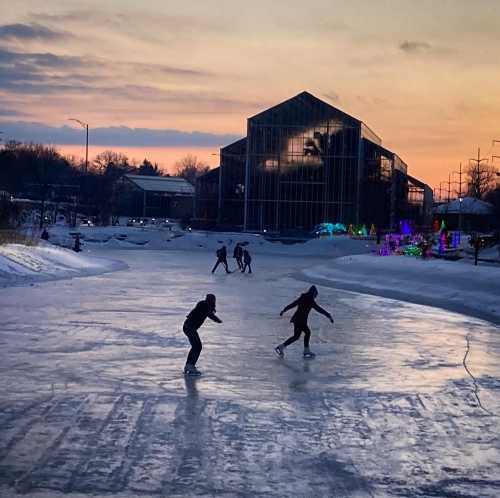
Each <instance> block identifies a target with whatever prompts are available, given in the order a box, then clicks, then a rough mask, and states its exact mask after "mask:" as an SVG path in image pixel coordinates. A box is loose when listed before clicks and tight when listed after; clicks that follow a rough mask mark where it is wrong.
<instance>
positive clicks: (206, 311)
mask: <svg viewBox="0 0 500 498" xmlns="http://www.w3.org/2000/svg"><path fill="white" fill-rule="evenodd" d="M207 318H210V320H213V321H214V322H217V323H222V320H221V319H220V318H219V317H217V316H216V315H215V296H214V295H213V294H207V297H206V298H205V300H204V301H200V302H199V303H198V304H197V305H196V306H195V307H194V309H193V310H192V311H191V312H190V313H189V315H187V318H186V321H185V322H184V326H183V331H184V333H185V334H186V335H187V338H188V339H189V344H191V349H190V350H189V354H188V357H187V360H186V366H185V367H184V373H185V374H186V375H201V372H200V371H199V370H198V369H197V368H196V362H197V361H198V358H199V357H200V353H201V349H202V347H203V345H202V344H201V339H200V336H199V335H198V329H199V328H200V327H201V326H202V325H203V322H204V321H205V320H206V319H207Z"/></svg>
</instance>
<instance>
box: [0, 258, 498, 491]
mask: <svg viewBox="0 0 500 498" xmlns="http://www.w3.org/2000/svg"><path fill="white" fill-rule="evenodd" d="M100 254H101V255H103V256H106V257H108V258H111V259H120V260H124V261H125V262H126V263H127V264H128V265H129V267H130V269H129V270H124V271H117V272H114V273H108V274H104V275H101V276H91V277H85V278H78V279H73V280H61V281H55V282H46V283H41V284H35V285H33V286H25V287H14V288H5V289H0V314H1V316H0V319H1V320H0V322H1V324H2V325H1V333H0V343H1V348H0V369H1V376H0V496H2V497H10V496H17V495H18V494H19V495H22V496H30V497H34V496H37V497H38V496H39V497H44V498H48V497H58V496H62V495H63V494H67V495H69V496H71V497H72V498H76V497H83V496H113V497H132V496H141V497H149V496H164V497H193V496H201V497H233V496H234V497H261V496H262V497H267V496H269V497H308V498H309V497H332V498H333V497H335V498H336V497H386V496H387V497H391V496H403V497H436V496H439V497H460V498H481V497H489V498H498V497H499V496H500V418H499V416H500V335H499V334H500V330H499V328H498V327H497V326H495V325H492V324H489V323H487V322H483V321H480V320H478V319H473V318H468V317H467V316H465V315H459V314H455V313H451V312H447V311H443V310H439V309H436V308H430V307H425V306H419V305H414V304H407V303H403V302H399V301H394V300H390V299H384V298H378V297H373V296H366V295H361V294H355V293H350V292H346V291H340V290H335V289H333V288H328V287H322V286H318V288H319V297H318V303H319V304H320V305H321V306H323V307H324V308H326V309H327V310H328V311H331V312H332V314H333V315H334V317H335V325H334V326H332V325H331V324H330V323H329V322H328V320H327V319H326V318H325V317H323V316H321V315H318V314H315V313H314V312H312V314H311V320H310V323H311V329H312V342H311V349H312V350H313V351H315V352H316V353H317V358H316V359H315V360H304V359H303V358H302V356H301V354H302V343H301V342H300V343H296V344H294V345H293V346H291V347H290V348H289V349H287V351H286V358H285V359H284V360H280V359H279V358H277V357H276V356H275V355H274V353H273V347H274V346H275V345H276V344H278V343H279V342H281V341H282V340H284V339H285V338H286V337H288V336H289V335H291V331H292V327H291V324H290V323H289V318H290V316H291V312H288V313H287V315H285V316H284V317H283V318H280V317H279V311H280V310H281V309H282V308H283V306H284V305H286V304H288V303H289V302H291V301H292V300H293V299H294V298H296V297H297V296H298V295H299V294H300V293H301V292H303V291H305V290H306V289H307V288H308V287H309V285H310V284H308V283H307V282H304V281H301V280H299V279H296V278H295V277H296V273H297V272H299V270H300V269H302V268H306V267H309V266H313V265H317V264H320V263H321V262H322V261H324V260H319V259H317V260H315V259H314V258H311V257H286V256H278V255H274V256H270V255H267V256H264V255H255V257H254V261H253V263H252V266H253V267H254V274H252V275H242V274H240V273H233V274H230V275H226V274H224V273H223V272H222V268H219V270H218V271H220V273H218V274H215V275H211V274H210V269H211V267H212V265H213V263H214V258H213V257H212V255H211V254H208V253H195V252H189V251H135V252H134V251H111V250H103V251H100ZM230 263H231V264H232V265H233V266H234V264H233V260H232V259H230ZM208 292H213V293H215V294H216V295H217V314H218V316H219V317H220V318H221V319H222V320H223V321H224V323H223V324H221V325H218V324H215V323H213V322H210V321H208V320H207V322H206V323H205V325H204V326H203V327H202V328H201V329H200V335H201V337H202V340H203V342H204V349H203V352H202V355H201V358H200V361H199V363H198V366H199V368H200V369H201V370H202V371H203V372H204V375H203V376H202V377H201V378H199V379H185V378H184V376H183V375H182V367H183V365H184V361H185V357H186V354H187V351H188V342H187V339H186V337H185V336H184V335H183V333H182V330H181V329H182V322H183V320H184V317H185V315H186V314H187V313H188V312H189V311H190V309H191V308H192V306H194V305H195V304H196V302H197V301H198V300H200V299H202V298H203V297H204V296H205V294H206V293H208Z"/></svg>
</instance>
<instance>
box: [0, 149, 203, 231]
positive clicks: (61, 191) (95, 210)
mask: <svg viewBox="0 0 500 498" xmlns="http://www.w3.org/2000/svg"><path fill="white" fill-rule="evenodd" d="M174 169H175V172H174V176H177V177H182V178H185V179H186V180H187V181H188V182H190V183H191V184H193V185H194V183H195V181H196V177H197V176H199V175H201V174H204V173H206V172H207V171H208V170H209V167H208V165H207V164H206V163H203V162H201V161H199V160H198V159H197V158H196V157H195V156H193V155H187V156H185V157H184V158H182V159H181V160H180V161H178V162H177V163H175V165H174ZM126 174H136V175H148V176H170V174H168V173H165V172H164V171H162V170H161V169H160V167H159V166H158V164H157V163H152V162H151V161H149V160H148V159H144V160H143V162H142V163H137V162H135V161H131V160H130V159H129V158H128V157H127V156H126V155H124V154H122V153H119V152H114V151H111V150H106V151H103V152H101V153H100V154H98V155H97V156H96V157H95V158H94V159H93V160H92V161H89V164H88V167H86V164H85V162H84V161H82V160H81V159H79V158H76V157H69V156H63V155H62V154H61V153H60V152H59V151H58V150H57V149H56V148H55V147H52V146H47V145H41V144H33V143H21V142H16V141H10V142H7V143H5V144H4V146H3V147H2V148H1V149H0V192H3V195H1V196H0V197H2V198H4V199H5V198H6V197H7V195H9V196H10V195H11V196H14V197H16V198H26V199H32V200H37V201H39V202H40V203H41V211H42V212H41V219H43V211H44V207H45V204H46V203H47V202H48V201H53V202H59V203H65V204H66V205H71V204H72V205H73V206H74V212H75V214H76V211H77V210H78V208H79V207H80V208H81V207H83V206H84V207H85V209H83V211H84V212H85V213H87V214H88V215H89V216H92V217H93V218H94V219H96V220H97V222H98V223H101V224H107V223H109V222H110V219H111V216H112V215H113V213H114V207H115V206H116V202H117V199H116V197H117V192H118V189H117V185H118V184H119V182H120V180H121V179H122V177H123V176H124V175H126ZM0 217H1V215H0Z"/></svg>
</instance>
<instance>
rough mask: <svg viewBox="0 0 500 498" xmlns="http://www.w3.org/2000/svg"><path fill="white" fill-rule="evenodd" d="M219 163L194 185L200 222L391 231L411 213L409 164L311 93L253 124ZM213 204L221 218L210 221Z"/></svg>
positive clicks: (252, 120) (249, 226) (258, 228)
mask: <svg viewBox="0 0 500 498" xmlns="http://www.w3.org/2000/svg"><path fill="white" fill-rule="evenodd" d="M220 159H221V161H220V167H219V168H217V169H216V170H213V171H211V172H210V173H208V174H207V175H205V176H204V177H201V178H200V179H199V181H198V184H197V194H196V196H197V205H196V213H195V217H196V219H197V221H198V222H199V223H200V224H203V223H205V225H207V226H209V225H211V224H212V225H214V226H218V227H228V228H231V229H243V230H248V231H257V232H264V231H266V232H281V233H283V232H291V231H310V230H312V229H313V227H314V226H315V225H317V224H318V223H323V222H333V223H338V222H340V223H344V224H351V223H352V224H359V223H365V224H371V223H374V224H376V225H377V226H382V227H391V226H395V225H396V223H397V222H398V221H399V220H400V219H401V218H402V217H403V216H404V214H405V213H406V212H407V205H408V176H407V166H406V164H405V163H404V162H403V161H402V160H401V159H400V158H399V157H398V156H397V155H396V154H394V153H393V152H391V151H389V150H387V149H385V148H384V147H382V141H381V139H380V138H379V137H378V136H377V135H376V134H375V133H374V132H373V131H371V130H370V129H369V128H368V127H367V126H366V125H365V124H364V123H362V122H361V121H359V120H357V119H355V118H353V117H352V116H349V115H348V114H346V113H344V112H342V111H340V110H339V109H336V108H335V107H333V106H331V105H329V104H327V103H326V102H323V101H322V100H320V99H318V98H316V97H314V96H313V95H311V94H310V93H307V92H303V93H301V94H299V95H297V96H295V97H293V98H291V99H289V100H287V101H285V102H283V103H281V104H278V105H277V106H274V107H272V108H270V109H268V110H266V111H264V112H262V113H259V114H257V115H256V116H253V117H251V118H249V119H248V122H247V136H246V137H245V138H243V139H241V140H238V141H237V142H235V143H233V144H231V145H228V146H227V147H224V148H222V149H221V154H220ZM208 190H210V191H211V192H213V193H214V194H215V192H216V202H214V198H212V200H211V206H212V208H209V207H208V205H209V200H208V199H207V198H206V197H205V198H204V197H203V195H202V194H203V192H206V191H208ZM214 205H217V214H216V216H215V217H213V218H209V217H205V214H206V213H211V214H212V216H214V210H213V206H214Z"/></svg>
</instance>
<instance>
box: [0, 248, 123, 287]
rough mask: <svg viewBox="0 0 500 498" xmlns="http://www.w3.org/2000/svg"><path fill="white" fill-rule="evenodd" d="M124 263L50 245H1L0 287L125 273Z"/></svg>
mask: <svg viewBox="0 0 500 498" xmlns="http://www.w3.org/2000/svg"><path fill="white" fill-rule="evenodd" d="M126 268H128V265H127V264H126V263H124V262H123V261H117V260H110V259H107V258H101V257H95V256H93V255H92V256H89V255H86V254H83V253H78V254H77V253H75V252H74V251H72V250H69V249H64V248H61V247H56V246H53V245H50V244H47V243H40V245H37V246H25V245H22V244H7V245H4V246H0V287H12V286H17V285H26V284H31V283H35V282H47V281H51V280H60V279H66V278H75V277H86V276H92V275H100V274H102V273H108V272H111V271H117V270H124V269H126Z"/></svg>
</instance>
